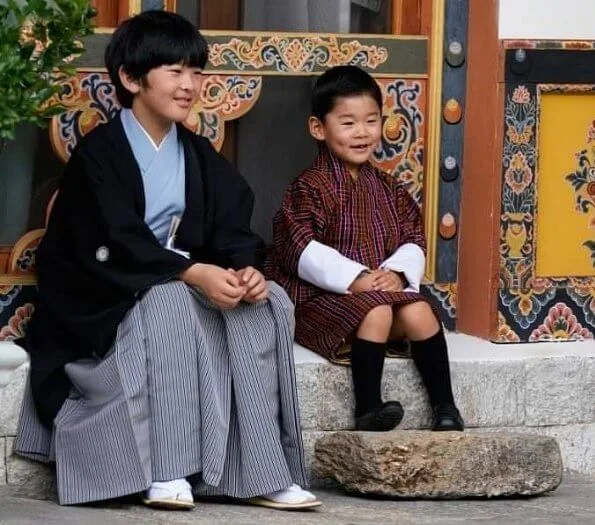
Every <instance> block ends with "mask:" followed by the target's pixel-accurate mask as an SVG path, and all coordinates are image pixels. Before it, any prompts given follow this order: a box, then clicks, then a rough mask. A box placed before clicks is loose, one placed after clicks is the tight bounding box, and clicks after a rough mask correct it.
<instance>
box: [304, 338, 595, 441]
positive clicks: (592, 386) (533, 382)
mask: <svg viewBox="0 0 595 525" xmlns="http://www.w3.org/2000/svg"><path fill="white" fill-rule="evenodd" d="M448 342H449V353H450V361H451V365H450V366H451V375H452V383H453V390H454V394H455V399H456V400H457V404H458V405H459V408H460V410H461V413H462V414H463V417H464V419H465V423H466V425H467V426H468V427H477V428H485V427H523V426H529V427H542V426H543V427H545V426H554V425H555V426H558V425H566V424H590V423H595V402H594V400H595V342H593V341H590V342H574V343H564V344H562V343H549V344H548V343H539V344H525V345H495V344H492V343H489V342H487V341H483V340H480V339H477V338H474V337H470V336H465V335H461V334H449V335H448ZM295 355H296V374H297V384H298V389H299V397H300V408H301V415H302V428H303V429H306V430H346V429H352V428H353V427H354V423H353V404H354V403H353V393H352V388H351V375H350V370H349V368H348V367H342V366H335V365H331V364H330V363H328V362H327V361H326V360H324V359H322V358H321V357H319V356H318V355H316V354H314V353H313V352H310V351H309V350H306V349H305V348H303V347H300V346H299V345H296V349H295ZM382 391H383V396H384V398H385V399H396V400H399V401H401V403H402V404H403V406H404V408H405V417H404V418H403V422H402V423H401V425H400V428H403V429H416V428H427V427H429V424H430V410H429V406H428V402H427V396H426V393H425V391H424V389H423V387H422V383H421V380H420V378H419V375H418V373H417V371H416V370H415V367H414V365H413V362H412V361H411V360H410V359H388V360H387V361H386V363H385V368H384V379H383V388H382Z"/></svg>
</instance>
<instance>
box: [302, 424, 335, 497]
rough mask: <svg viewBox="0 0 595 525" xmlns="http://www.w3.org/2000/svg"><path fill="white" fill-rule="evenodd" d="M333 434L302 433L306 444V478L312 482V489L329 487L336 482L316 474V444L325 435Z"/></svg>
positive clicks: (318, 432)
mask: <svg viewBox="0 0 595 525" xmlns="http://www.w3.org/2000/svg"><path fill="white" fill-rule="evenodd" d="M331 433H332V432H320V431H317V430H306V431H305V432H302V440H303V442H304V456H305V457H304V459H305V462H306V476H307V479H308V481H309V482H310V486H311V487H317V488H321V487H328V486H329V485H333V484H334V482H333V481H332V480H329V479H324V478H320V477H318V476H317V475H316V472H314V468H313V466H314V446H315V445H316V442H317V441H318V440H319V439H320V438H321V437H322V436H325V435H329V434H331Z"/></svg>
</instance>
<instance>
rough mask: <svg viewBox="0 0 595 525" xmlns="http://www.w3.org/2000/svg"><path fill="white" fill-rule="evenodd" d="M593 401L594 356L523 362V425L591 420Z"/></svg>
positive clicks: (593, 413) (537, 359)
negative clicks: (524, 381)
mask: <svg viewBox="0 0 595 525" xmlns="http://www.w3.org/2000/svg"><path fill="white" fill-rule="evenodd" d="M594 400H595V355H590V356H589V355H568V356H561V357H550V358H546V357H539V358H533V359H528V360H527V361H526V416H525V424H526V425H528V426H545V425H556V426H557V425H564V424H567V423H568V424H571V423H592V422H594V421H595V401H594Z"/></svg>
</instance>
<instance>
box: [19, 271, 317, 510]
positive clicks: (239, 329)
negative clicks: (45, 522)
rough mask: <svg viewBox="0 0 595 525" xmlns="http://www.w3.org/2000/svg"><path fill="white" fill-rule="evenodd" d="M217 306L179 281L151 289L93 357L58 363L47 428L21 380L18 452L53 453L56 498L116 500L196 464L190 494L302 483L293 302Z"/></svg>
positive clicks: (248, 492)
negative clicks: (56, 397)
mask: <svg viewBox="0 0 595 525" xmlns="http://www.w3.org/2000/svg"><path fill="white" fill-rule="evenodd" d="M269 285H270V296H269V300H268V301H265V302H263V303H259V304H254V305H252V304H245V303H242V304H241V305H239V306H238V307H237V308H235V309H232V310H219V309H218V308H216V307H215V306H213V305H212V304H211V303H210V302H208V300H207V299H206V298H205V297H204V296H202V295H201V294H199V293H198V292H195V291H194V290H192V289H191V288H189V287H187V286H186V285H185V284H184V283H182V282H180V281H172V282H169V283H166V284H162V285H158V286H155V287H154V288H152V289H151V290H149V291H148V292H147V293H146V294H145V295H144V297H143V298H142V299H141V300H140V301H139V302H138V303H137V304H136V305H135V306H134V307H133V308H132V309H131V310H130V311H129V312H128V314H127V316H126V317H125V319H124V320H123V321H122V323H121V324H120V326H119V328H118V333H117V337H116V340H115V342H114V344H113V346H112V348H111V350H110V352H109V353H108V355H107V356H106V357H105V358H104V359H103V360H81V361H77V362H75V363H70V364H68V365H67V366H66V370H67V373H68V376H69V378H70V380H71V381H72V384H73V385H74V388H73V389H72V393H71V396H70V397H69V399H67V400H66V402H65V403H64V405H63V406H62V409H61V410H60V412H59V414H58V416H57V417H56V419H55V425H54V429H53V433H52V432H50V431H49V430H48V429H46V428H45V427H43V426H42V425H41V424H40V422H39V420H38V419H37V416H36V413H35V410H34V407H33V403H32V399H31V395H30V390H29V389H27V394H26V399H25V402H24V404H23V410H22V414H21V421H20V425H19V430H18V435H17V439H16V443H15V450H16V452H17V453H18V454H20V455H22V456H26V457H29V458H32V459H37V460H42V461H55V463H56V473H57V482H58V496H59V501H60V503H61V504H77V503H84V502H89V501H95V500H103V499H109V498H115V497H119V496H123V495H127V494H132V493H135V492H140V491H143V490H146V489H147V488H148V487H149V486H150V484H151V482H152V481H166V480H171V479H177V478H182V477H186V476H190V475H193V474H197V473H198V474H200V476H199V477H200V479H201V481H202V482H201V483H200V490H199V491H200V492H201V493H204V494H209V495H226V496H231V497H237V498H248V497H252V496H256V495H262V494H265V493H270V492H273V491H276V490H280V489H283V488H286V487H288V486H289V485H291V484H292V483H297V484H299V485H302V486H303V485H305V484H306V483H307V482H306V477H305V470H304V459H303V447H302V440H301V434H300V421H299V410H298V404H297V393H296V384H295V375H294V363H293V352H292V348H293V347H292V342H293V337H292V336H293V333H292V332H293V318H292V314H293V306H292V304H291V303H290V301H289V299H288V297H287V295H286V294H285V292H284V291H283V290H282V289H281V288H280V287H279V286H277V285H275V284H274V283H269Z"/></svg>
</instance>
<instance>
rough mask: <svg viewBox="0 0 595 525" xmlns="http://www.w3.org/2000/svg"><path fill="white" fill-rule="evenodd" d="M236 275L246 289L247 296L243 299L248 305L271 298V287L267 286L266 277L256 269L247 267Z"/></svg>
mask: <svg viewBox="0 0 595 525" xmlns="http://www.w3.org/2000/svg"><path fill="white" fill-rule="evenodd" d="M231 271H233V270H231ZM234 273H235V275H236V276H237V277H238V278H239V280H240V284H241V286H244V287H245V288H246V294H245V295H244V297H243V299H244V301H246V302H247V303H257V302H259V301H264V300H265V299H266V298H267V297H268V296H269V285H268V284H267V282H266V280H265V278H264V275H262V274H261V273H260V272H259V271H258V270H257V269H256V268H252V266H247V267H246V268H243V269H241V270H238V271H237V272H234Z"/></svg>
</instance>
